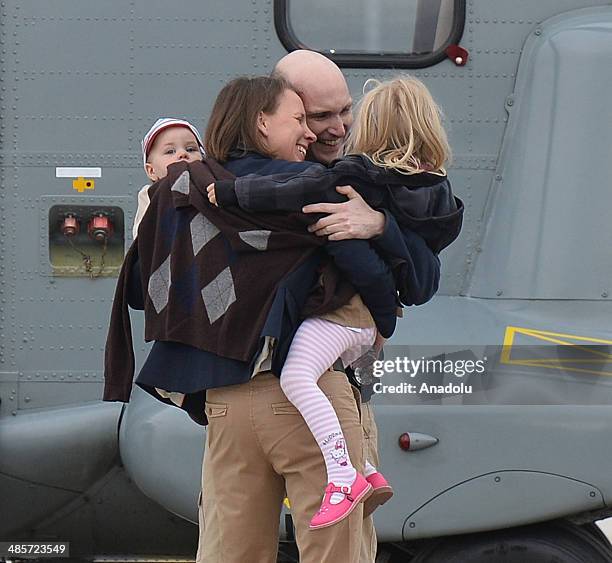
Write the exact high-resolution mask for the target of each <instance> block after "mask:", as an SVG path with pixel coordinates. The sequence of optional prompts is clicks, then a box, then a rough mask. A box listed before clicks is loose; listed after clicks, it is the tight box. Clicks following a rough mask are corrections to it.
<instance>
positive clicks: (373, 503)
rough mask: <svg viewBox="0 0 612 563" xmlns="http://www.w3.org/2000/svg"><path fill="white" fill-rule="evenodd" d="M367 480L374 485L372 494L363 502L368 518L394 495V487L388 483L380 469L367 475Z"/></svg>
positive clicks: (364, 513)
mask: <svg viewBox="0 0 612 563" xmlns="http://www.w3.org/2000/svg"><path fill="white" fill-rule="evenodd" d="M366 481H367V482H368V483H370V485H372V494H371V495H370V496H369V497H368V499H367V500H366V501H365V502H364V504H363V517H364V518H367V517H368V516H369V515H370V514H372V512H374V511H375V510H376V509H377V508H378V507H379V506H380V505H381V504H385V502H387V501H388V500H389V499H390V498H391V497H392V496H393V489H392V488H391V485H389V483H387V480H386V479H385V478H384V476H383V474H382V473H379V472H378V471H377V472H376V473H372V475H369V476H368V477H366Z"/></svg>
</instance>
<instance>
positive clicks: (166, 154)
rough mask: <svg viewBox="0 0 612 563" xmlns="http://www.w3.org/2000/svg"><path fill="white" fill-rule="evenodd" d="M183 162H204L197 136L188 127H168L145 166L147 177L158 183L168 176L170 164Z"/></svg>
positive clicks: (157, 141)
mask: <svg viewBox="0 0 612 563" xmlns="http://www.w3.org/2000/svg"><path fill="white" fill-rule="evenodd" d="M181 160H184V161H186V162H195V161H196V160H202V153H201V152H200V146H199V145H198V141H197V140H196V138H195V135H194V134H193V133H192V132H191V131H190V130H189V129H187V128H186V127H180V126H179V127H168V129H164V130H163V131H162V132H161V133H160V134H159V135H158V136H157V138H156V139H155V141H154V142H153V146H152V147H151V150H150V151H149V158H148V159H147V163H146V164H145V170H146V172H147V176H148V177H149V179H150V180H151V181H153V182H157V180H159V179H160V178H163V177H164V176H166V174H167V173H168V166H170V164H172V163H174V162H179V161H181Z"/></svg>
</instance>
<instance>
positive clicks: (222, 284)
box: [202, 266, 236, 324]
mask: <svg viewBox="0 0 612 563" xmlns="http://www.w3.org/2000/svg"><path fill="white" fill-rule="evenodd" d="M202 299H203V300H204V308H205V309H206V314H207V315H208V320H209V321H210V324H213V323H214V322H215V321H216V320H217V319H218V318H219V317H221V316H222V315H224V314H225V312H226V311H227V310H228V309H229V307H230V305H231V304H232V303H233V302H234V301H236V293H235V291H234V279H233V278H232V272H231V270H230V269H229V266H228V267H227V268H225V270H223V271H222V272H221V273H220V274H219V275H218V276H217V277H216V278H215V279H214V280H212V281H211V282H210V283H209V284H208V285H207V286H206V287H204V289H202Z"/></svg>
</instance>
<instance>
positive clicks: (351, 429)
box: [196, 51, 440, 563]
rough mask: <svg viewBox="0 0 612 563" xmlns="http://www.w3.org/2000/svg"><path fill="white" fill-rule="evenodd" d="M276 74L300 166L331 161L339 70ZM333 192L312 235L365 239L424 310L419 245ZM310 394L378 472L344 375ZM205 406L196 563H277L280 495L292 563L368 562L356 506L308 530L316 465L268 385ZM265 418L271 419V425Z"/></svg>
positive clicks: (366, 420) (343, 104)
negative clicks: (320, 397) (285, 503)
mask: <svg viewBox="0 0 612 563" xmlns="http://www.w3.org/2000/svg"><path fill="white" fill-rule="evenodd" d="M275 72H277V73H281V74H282V75H283V76H284V77H286V78H287V79H288V80H289V81H290V82H292V84H293V86H294V87H295V88H296V90H298V93H299V94H300V96H301V97H302V99H303V101H304V105H305V108H306V112H307V120H308V125H309V127H311V128H312V130H313V132H315V133H316V134H317V142H316V143H313V145H312V146H311V149H312V150H311V152H310V154H309V157H310V158H311V159H313V160H319V161H320V162H322V163H329V162H331V161H332V160H334V159H335V158H337V157H338V156H339V155H340V154H341V152H342V148H343V145H344V141H345V138H346V134H347V132H348V130H349V128H350V126H351V124H352V119H353V118H352V114H351V109H352V99H351V96H350V93H349V90H348V87H347V84H346V81H345V79H344V76H343V75H342V72H341V71H340V69H339V68H338V67H337V66H336V65H335V64H334V63H333V62H331V61H330V60H329V59H327V58H325V57H323V56H322V55H320V54H318V53H313V52H310V51H296V52H293V53H290V54H289V55H287V56H286V57H284V58H283V59H281V60H280V61H279V63H278V65H277V67H276V68H275ZM338 190H339V191H340V192H341V193H344V194H345V195H346V196H347V201H346V202H345V203H339V204H326V203H321V204H316V205H310V206H308V208H307V209H305V211H308V212H312V213H315V212H316V213H327V214H328V215H327V216H326V217H324V218H322V219H320V220H319V221H318V222H317V223H315V224H314V225H313V226H312V227H311V230H312V231H314V232H316V234H317V235H319V236H327V237H329V239H330V240H342V239H350V238H362V239H372V240H373V244H375V245H376V247H377V248H378V250H379V251H380V252H381V254H383V255H386V256H388V257H389V259H391V260H394V261H395V263H398V260H399V262H401V267H400V269H399V270H398V272H399V273H398V275H401V276H402V278H403V279H404V285H405V286H406V287H408V288H410V292H411V295H410V296H409V297H408V300H409V301H410V303H408V304H418V303H424V302H425V301H427V300H429V299H430V298H431V296H432V295H433V294H434V293H435V291H436V290H437V286H438V280H439V274H440V270H439V261H438V259H437V257H435V256H434V255H433V254H432V253H431V251H430V250H429V249H428V247H427V245H426V244H425V242H424V241H423V240H422V239H420V237H418V236H417V235H414V234H413V233H410V232H408V233H403V232H401V231H400V229H399V227H398V225H397V222H396V221H395V219H394V218H393V217H392V216H391V215H390V214H388V213H386V212H384V213H383V212H379V211H376V210H374V209H372V208H370V207H369V206H368V205H367V204H366V203H365V202H364V201H363V199H362V198H361V196H359V194H357V192H355V191H354V190H353V189H352V188H351V187H350V186H344V187H339V188H338ZM279 347H280V344H279ZM319 386H320V387H321V388H322V389H323V391H324V392H325V393H326V394H327V395H328V396H329V397H330V400H331V402H332V404H333V406H334V409H335V410H336V413H337V414H338V418H339V419H340V423H341V426H342V428H343V431H344V434H345V436H346V441H347V445H348V448H349V452H350V456H351V460H354V463H355V466H356V468H357V469H358V470H359V471H362V470H363V461H364V459H365V457H364V454H365V452H366V449H367V455H368V456H369V459H370V460H371V461H372V462H373V463H375V464H377V463H378V455H377V452H376V426H375V425H374V423H373V420H372V418H371V410H370V407H369V405H368V404H366V405H365V406H364V407H363V408H362V411H361V419H360V415H359V412H358V411H357V404H358V403H359V397H358V394H357V397H355V396H354V394H353V393H351V390H350V386H348V383H347V381H346V376H345V375H343V374H340V373H335V372H328V373H326V374H324V375H323V376H322V377H321V379H320V380H319ZM208 400H209V402H207V405H206V413H207V415H208V418H209V420H210V419H211V418H214V424H211V425H210V426H209V430H208V432H207V443H206V450H205V456H204V464H203V476H202V484H203V494H202V495H201V496H200V510H199V518H200V542H199V546H198V554H197V556H196V561H197V563H221V562H223V563H242V562H243V561H253V562H254V563H268V562H270V563H272V562H273V561H276V551H275V550H276V542H277V540H278V537H277V531H278V529H277V528H278V517H279V511H280V504H281V501H282V496H283V493H284V490H286V491H287V493H288V496H289V499H290V501H291V511H292V516H293V522H294V525H295V535H296V540H297V544H298V549H299V551H300V562H301V563H328V562H329V563H331V562H332V561H333V562H334V563H336V562H342V563H373V562H374V559H375V554H376V536H375V533H374V528H373V523H372V518H371V517H370V518H368V519H366V520H365V521H364V520H363V510H362V506H359V507H358V508H357V509H356V510H354V511H353V512H352V513H351V515H350V516H349V517H348V518H346V519H345V520H343V521H341V522H339V523H337V524H335V525H333V526H330V527H328V528H322V529H318V530H309V529H308V522H309V520H310V518H311V517H312V515H313V514H314V512H315V511H316V509H317V508H318V506H319V505H320V502H321V492H322V491H323V488H324V486H325V481H326V475H325V465H324V463H323V458H322V456H321V453H320V450H319V449H318V447H317V445H316V443H315V442H314V440H313V438H312V435H311V434H309V431H308V429H307V427H306V424H305V422H304V421H303V419H302V417H301V416H300V415H299V413H298V412H297V410H296V409H295V407H293V406H292V405H291V404H290V403H288V401H287V400H286V397H284V395H283V393H282V391H281V389H280V384H279V381H278V378H277V377H275V376H273V375H272V374H271V373H264V374H258V375H257V376H255V377H253V379H252V380H251V382H249V383H244V384H242V385H234V386H231V387H227V388H220V389H218V390H212V391H211V392H210V393H209V399H208ZM247 405H248V407H247ZM266 409H267V410H270V409H271V414H270V413H269V414H270V415H266V414H265V412H264V411H266ZM253 412H255V415H256V416H255V418H254V417H253V416H254V415H253ZM260 420H261V421H262V423H261V424H260V425H259V428H258V429H256V430H257V433H256V434H253V433H251V434H250V433H249V426H252V425H253V424H254V422H253V421H260ZM364 437H365V440H364ZM260 439H261V440H262V441H261V442H260V441H259V440H260ZM275 519H276V522H273V521H274V520H275ZM275 529H276V531H275ZM362 537H365V540H364V541H363V542H362Z"/></svg>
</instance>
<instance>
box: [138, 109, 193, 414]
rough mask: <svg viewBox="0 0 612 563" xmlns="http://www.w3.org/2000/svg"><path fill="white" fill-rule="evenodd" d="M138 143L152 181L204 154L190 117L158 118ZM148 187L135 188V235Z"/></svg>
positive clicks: (174, 395)
mask: <svg viewBox="0 0 612 563" xmlns="http://www.w3.org/2000/svg"><path fill="white" fill-rule="evenodd" d="M141 145H142V160H143V164H144V169H145V172H146V174H147V176H148V177H149V179H150V180H151V182H157V180H159V179H161V178H163V177H164V176H166V174H167V173H168V166H170V164H173V163H175V162H180V161H181V160H185V161H187V162H194V161H196V160H202V158H203V157H204V145H203V143H202V137H201V135H200V132H199V131H198V130H197V129H196V128H195V127H194V126H193V125H192V124H191V123H189V121H184V120H183V119H175V118H172V117H162V118H160V119H158V120H157V121H156V122H155V123H154V124H153V126H152V127H151V129H149V131H148V132H147V134H146V135H145V137H144V139H143V140H142V143H141ZM149 187H150V185H149V184H146V185H145V186H143V187H142V188H141V190H140V191H139V192H138V209H137V210H136V217H135V218H134V226H133V227H132V234H133V235H134V238H136V235H137V234H138V226H139V225H140V222H141V221H142V218H143V217H144V214H145V212H146V210H147V208H148V207H149V203H150V199H149ZM155 391H156V392H157V393H158V394H159V395H160V396H161V397H163V398H165V399H168V400H170V401H171V402H173V403H174V404H175V405H177V406H178V407H180V406H181V405H182V404H183V400H184V398H185V395H184V394H183V393H178V392H174V391H173V392H170V391H165V390H163V389H159V388H157V387H156V388H155Z"/></svg>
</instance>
